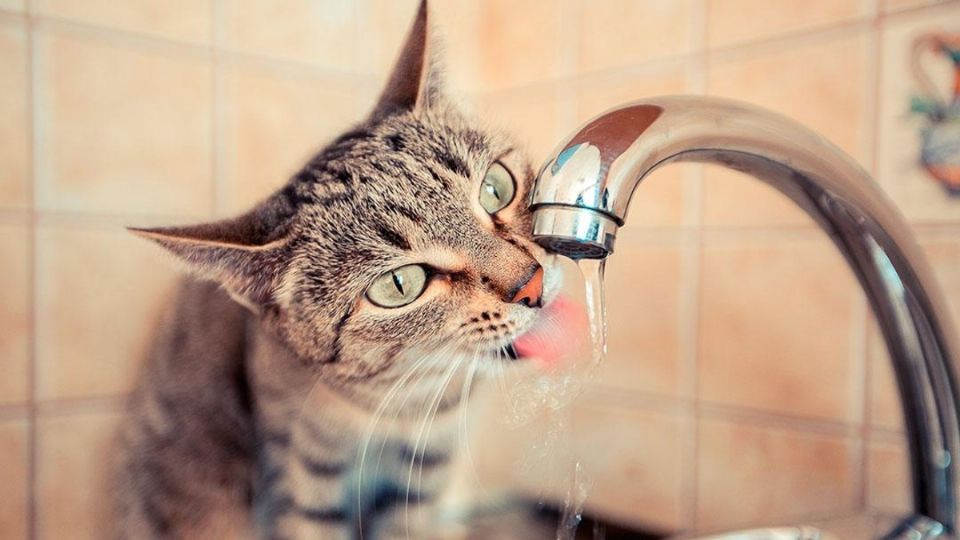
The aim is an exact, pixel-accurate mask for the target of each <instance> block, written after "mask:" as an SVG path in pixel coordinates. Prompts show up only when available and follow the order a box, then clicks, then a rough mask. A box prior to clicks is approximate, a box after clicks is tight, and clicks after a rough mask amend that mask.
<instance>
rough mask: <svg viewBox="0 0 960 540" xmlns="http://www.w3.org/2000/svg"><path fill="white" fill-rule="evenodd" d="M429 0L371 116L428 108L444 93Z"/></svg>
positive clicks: (415, 21)
mask: <svg viewBox="0 0 960 540" xmlns="http://www.w3.org/2000/svg"><path fill="white" fill-rule="evenodd" d="M429 34H430V21H429V9H428V8H427V0H421V2H420V8H419V9H418V10H417V15H416V18H415V19H414V21H413V26H412V27H411V28H410V33H409V34H407V40H406V41H405V42H404V44H403V48H402V49H401V50H400V57H399V58H398V59H397V63H396V64H395V65H394V66H393V71H392V72H391V74H390V78H389V79H388V81H387V86H386V88H384V90H383V93H382V94H381V95H380V100H379V101H378V102H377V105H376V107H374V110H373V114H371V119H374V120H376V119H379V118H384V117H386V116H390V115H392V114H397V113H402V112H410V111H414V110H418V109H422V108H424V107H428V106H429V105H430V103H431V101H433V100H436V99H438V98H439V96H440V81H439V73H437V70H436V69H433V68H434V66H433V60H434V59H433V57H432V55H431V50H430V49H431V40H430V35H429Z"/></svg>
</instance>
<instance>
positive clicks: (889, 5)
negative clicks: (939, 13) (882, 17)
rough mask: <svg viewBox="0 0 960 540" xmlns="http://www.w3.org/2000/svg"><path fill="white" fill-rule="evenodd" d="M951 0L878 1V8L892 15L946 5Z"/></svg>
mask: <svg viewBox="0 0 960 540" xmlns="http://www.w3.org/2000/svg"><path fill="white" fill-rule="evenodd" d="M950 1H951V0H880V7H881V9H882V10H883V11H884V12H886V13H894V12H897V11H902V10H905V9H911V8H919V7H923V6H933V5H936V4H946V3H949V2H950Z"/></svg>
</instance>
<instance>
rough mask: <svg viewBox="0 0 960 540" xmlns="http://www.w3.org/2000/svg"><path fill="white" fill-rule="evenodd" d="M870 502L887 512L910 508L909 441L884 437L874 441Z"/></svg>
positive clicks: (870, 458)
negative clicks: (907, 444) (907, 442)
mask: <svg viewBox="0 0 960 540" xmlns="http://www.w3.org/2000/svg"><path fill="white" fill-rule="evenodd" d="M867 505H868V506H869V507H870V508H872V509H874V510H880V511H883V512H884V513H896V514H906V513H907V512H908V511H909V510H910V507H911V504H910V472H909V465H908V463H907V447H906V441H904V440H898V439H886V438H881V439H874V440H872V441H871V442H870V447H869V453H868V455H867Z"/></svg>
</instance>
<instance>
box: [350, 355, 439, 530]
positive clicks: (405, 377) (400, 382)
mask: <svg viewBox="0 0 960 540" xmlns="http://www.w3.org/2000/svg"><path fill="white" fill-rule="evenodd" d="M429 359H430V357H429V356H424V357H422V358H420V359H418V360H417V361H416V362H414V363H413V364H412V365H411V366H410V367H409V368H407V369H406V370H405V371H404V372H403V374H402V375H401V376H400V377H398V378H397V380H396V382H394V383H393V385H391V387H390V389H389V390H388V391H387V393H386V394H385V395H384V397H383V398H382V399H381V400H380V404H379V405H378V406H377V409H376V410H375V411H374V414H373V417H372V418H371V420H370V423H369V427H368V428H367V432H366V434H365V435H364V441H363V444H362V445H361V450H360V460H359V466H358V469H357V470H358V472H357V526H358V528H359V530H360V535H361V537H362V536H363V518H362V515H363V512H362V511H361V510H362V509H363V500H362V497H363V471H364V466H365V461H366V458H367V451H368V450H369V447H370V441H371V440H372V439H373V433H374V431H375V430H376V427H377V424H378V423H379V422H380V420H381V419H382V417H383V414H384V413H385V412H386V409H387V407H389V405H390V403H391V402H392V401H393V400H394V398H395V397H396V396H397V395H398V394H399V392H400V389H401V388H403V387H404V386H405V385H406V383H407V382H408V381H409V380H410V379H411V378H412V377H413V375H414V374H415V373H416V372H417V370H418V369H419V367H420V366H422V365H423V364H424V363H426V362H427V360H429ZM380 456H381V458H382V456H383V447H382V446H381V448H380ZM379 467H380V464H379V460H378V463H377V471H376V472H375V474H378V473H379Z"/></svg>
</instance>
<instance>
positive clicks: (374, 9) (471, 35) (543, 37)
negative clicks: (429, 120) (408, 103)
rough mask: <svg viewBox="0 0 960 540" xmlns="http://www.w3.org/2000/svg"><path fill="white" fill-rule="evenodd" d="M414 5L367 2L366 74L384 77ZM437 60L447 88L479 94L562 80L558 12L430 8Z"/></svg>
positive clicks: (472, 5)
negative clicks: (369, 52)
mask: <svg viewBox="0 0 960 540" xmlns="http://www.w3.org/2000/svg"><path fill="white" fill-rule="evenodd" d="M416 5H417V2H415V1H413V0H404V1H403V2H394V0H369V3H368V7H367V10H368V11H367V13H368V14H369V15H368V17H365V23H364V24H366V25H369V27H368V28H366V29H364V30H362V32H364V35H370V36H372V37H373V39H374V40H375V44H374V45H373V53H372V56H373V58H372V59H371V60H370V62H371V66H372V68H371V69H372V70H373V72H374V73H378V74H380V75H381V76H383V77H385V76H386V74H387V72H388V70H389V67H390V66H392V65H393V62H394V60H395V59H396V57H397V55H398V54H399V47H400V44H401V43H402V41H403V36H405V35H406V31H407V29H408V28H409V26H410V22H411V20H412V17H413V13H414V11H415V8H416ZM430 8H431V10H432V12H431V17H432V18H433V30H434V35H435V36H436V37H437V38H438V40H439V41H438V42H439V43H440V44H441V45H442V47H441V53H440V60H441V64H442V65H443V66H444V71H445V73H446V78H447V80H448V81H449V83H450V85H451V88H452V89H453V90H454V91H455V92H460V93H475V92H479V93H484V92H489V91H492V90H502V89H505V88H509V87H513V86H522V85H527V84H530V83H533V82H537V81H543V80H547V79H553V78H557V77H558V76H561V75H564V74H567V73H566V71H565V67H564V62H563V58H562V57H561V54H560V53H559V49H558V47H557V44H558V43H561V42H562V41H563V40H564V39H567V38H565V37H564V34H563V33H562V32H561V19H562V13H561V11H562V10H560V9H544V7H543V6H542V5H540V4H538V3H536V2H513V1H510V0H490V1H486V2H473V1H469V0H452V1H449V2H435V3H432V4H431V6H430Z"/></svg>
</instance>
